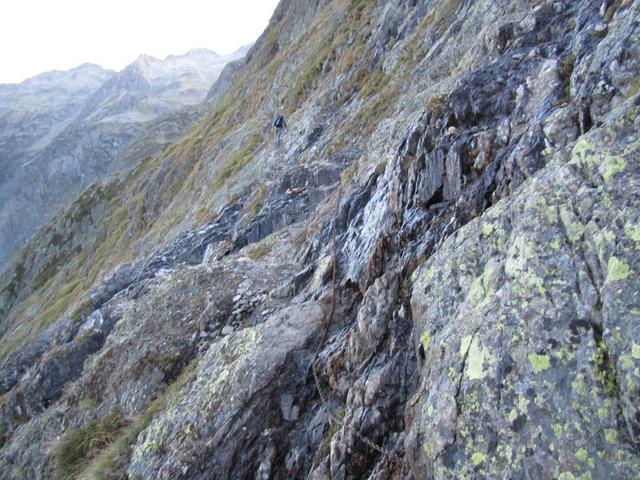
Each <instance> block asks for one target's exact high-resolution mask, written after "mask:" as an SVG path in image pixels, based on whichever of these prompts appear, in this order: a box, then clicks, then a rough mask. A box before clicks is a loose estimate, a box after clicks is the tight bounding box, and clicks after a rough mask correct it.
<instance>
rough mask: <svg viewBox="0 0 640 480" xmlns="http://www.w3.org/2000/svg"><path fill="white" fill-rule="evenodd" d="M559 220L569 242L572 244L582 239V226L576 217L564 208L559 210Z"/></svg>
mask: <svg viewBox="0 0 640 480" xmlns="http://www.w3.org/2000/svg"><path fill="white" fill-rule="evenodd" d="M560 219H561V220H562V224H563V225H564V228H565V230H566V232H567V236H568V237H569V240H571V242H573V243H575V242H578V241H579V240H580V238H581V237H582V232H583V231H584V226H583V225H582V224H581V223H580V222H579V221H578V219H577V217H576V216H575V215H574V214H573V213H572V212H570V211H569V210H567V209H566V208H561V209H560Z"/></svg>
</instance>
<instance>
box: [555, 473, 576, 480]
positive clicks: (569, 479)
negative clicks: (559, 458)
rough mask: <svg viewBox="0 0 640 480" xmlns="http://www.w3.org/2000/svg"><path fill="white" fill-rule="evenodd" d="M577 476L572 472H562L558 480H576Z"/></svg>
mask: <svg viewBox="0 0 640 480" xmlns="http://www.w3.org/2000/svg"><path fill="white" fill-rule="evenodd" d="M575 478H576V477H575V476H574V475H573V473H571V472H562V473H561V474H560V475H558V480H575Z"/></svg>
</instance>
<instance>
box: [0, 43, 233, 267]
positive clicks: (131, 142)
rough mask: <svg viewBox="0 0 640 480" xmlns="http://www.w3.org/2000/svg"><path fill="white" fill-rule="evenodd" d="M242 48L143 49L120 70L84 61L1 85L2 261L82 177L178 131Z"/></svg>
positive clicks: (133, 161) (165, 141)
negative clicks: (172, 52) (165, 53)
mask: <svg viewBox="0 0 640 480" xmlns="http://www.w3.org/2000/svg"><path fill="white" fill-rule="evenodd" d="M242 53H243V52H242V51H241V52H238V53H236V54H233V55H229V56H224V57H223V56H219V55H217V54H215V53H214V52H211V51H208V50H192V51H190V52H188V53H186V54H185V55H178V56H169V57H167V58H166V59H165V60H158V59H156V58H153V57H150V56H148V55H143V56H141V57H140V58H138V59H137V60H136V61H135V62H134V63H132V64H131V65H129V66H128V67H127V68H125V69H124V70H123V71H122V72H118V73H115V72H112V71H108V70H104V69H102V68H100V67H98V66H95V65H82V66H80V67H78V68H75V69H73V70H70V71H68V72H52V73H46V74H42V75H38V76H37V77H34V78H32V79H29V80H26V81H24V82H23V83H21V84H19V85H0V168H1V170H2V172H1V173H0V205H1V206H0V270H4V269H5V267H6V263H7V261H8V259H9V258H10V257H11V256H12V254H13V253H14V252H15V251H16V250H17V249H18V248H19V247H20V246H21V245H22V244H23V243H24V242H25V241H26V240H28V239H30V238H31V237H32V236H33V235H34V234H35V233H36V232H37V231H38V230H39V229H40V228H41V227H42V226H43V225H44V224H45V223H47V222H48V221H49V220H51V218H52V217H53V216H54V215H55V214H56V213H57V211H58V210H60V209H61V208H62V207H64V206H65V205H66V204H67V203H68V202H69V201H71V200H73V199H74V198H75V197H76V196H77V195H78V194H80V193H81V192H82V191H83V190H84V189H85V188H86V187H87V186H88V185H90V184H91V183H93V182H95V181H97V180H102V179H105V178H107V176H108V175H110V174H113V173H122V172H126V171H128V170H130V169H131V168H133V167H135V166H136V165H137V164H138V163H139V162H140V161H141V160H144V158H146V156H149V155H155V154H157V153H158V152H159V151H161V150H162V149H163V148H166V147H167V146H168V145H170V144H171V143H173V142H175V141H176V140H177V139H179V138H180V136H182V135H183V134H184V132H185V131H186V129H187V128H188V127H189V126H190V125H191V124H193V122H194V121H195V120H196V119H197V118H198V117H199V116H201V115H202V114H203V113H204V112H205V111H206V110H205V108H204V107H203V106H201V105H199V104H200V103H201V102H202V101H203V100H204V98H205V95H206V93H207V91H208V90H209V88H210V87H211V85H212V84H213V82H214V81H215V80H216V79H217V77H218V75H219V74H220V72H221V71H222V69H223V68H224V66H225V65H226V64H227V63H228V62H229V61H233V60H236V59H238V58H239V56H240V55H241V54H242ZM142 144H143V145H144V151H143V152H141V151H140V146H141V145H142ZM145 154H146V156H145Z"/></svg>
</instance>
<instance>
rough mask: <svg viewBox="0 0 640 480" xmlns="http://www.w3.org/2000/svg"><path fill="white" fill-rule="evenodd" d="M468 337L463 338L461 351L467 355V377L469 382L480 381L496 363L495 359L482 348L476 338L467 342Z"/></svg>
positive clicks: (489, 352)
mask: <svg viewBox="0 0 640 480" xmlns="http://www.w3.org/2000/svg"><path fill="white" fill-rule="evenodd" d="M468 338H469V337H465V338H464V339H463V340H462V345H461V350H463V347H465V346H467V349H465V350H466V351H467V352H468V353H467V369H466V371H467V376H468V377H469V379H471V380H481V379H483V378H484V377H486V376H487V374H488V373H489V368H490V367H491V366H493V365H494V364H495V362H496V359H495V357H494V356H493V355H492V354H491V351H490V350H489V349H488V348H486V347H483V346H482V345H481V344H480V341H479V340H478V339H477V338H473V339H472V340H467V339H468Z"/></svg>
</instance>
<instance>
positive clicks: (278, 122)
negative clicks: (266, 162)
mask: <svg viewBox="0 0 640 480" xmlns="http://www.w3.org/2000/svg"><path fill="white" fill-rule="evenodd" d="M273 128H275V129H276V147H277V146H279V145H280V138H281V137H282V131H283V130H284V129H285V128H287V122H285V121H284V117H283V116H282V113H279V114H278V116H277V117H276V119H275V120H274V122H273Z"/></svg>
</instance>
